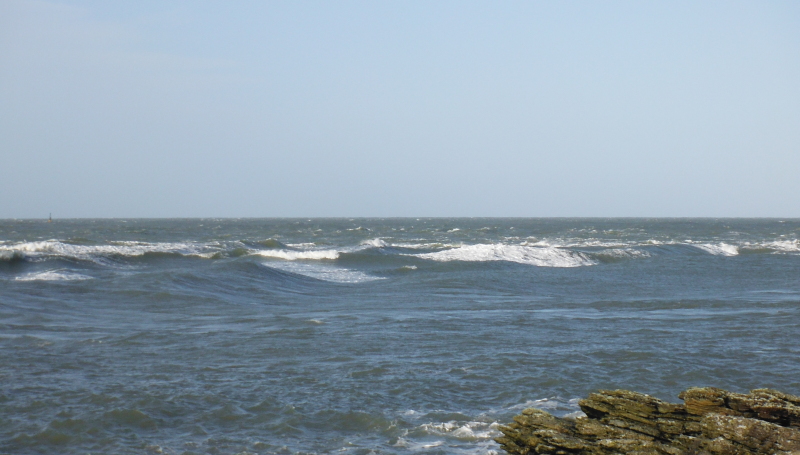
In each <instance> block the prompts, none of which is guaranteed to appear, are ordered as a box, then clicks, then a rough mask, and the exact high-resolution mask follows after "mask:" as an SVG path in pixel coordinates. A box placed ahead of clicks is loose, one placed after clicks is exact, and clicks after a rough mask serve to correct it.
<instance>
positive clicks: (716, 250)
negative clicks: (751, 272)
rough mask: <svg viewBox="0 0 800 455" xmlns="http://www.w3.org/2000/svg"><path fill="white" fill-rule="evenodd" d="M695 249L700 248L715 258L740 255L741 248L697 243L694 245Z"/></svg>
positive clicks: (721, 244)
mask: <svg viewBox="0 0 800 455" xmlns="http://www.w3.org/2000/svg"><path fill="white" fill-rule="evenodd" d="M692 246H694V247H695V248H699V249H701V250H703V251H705V252H706V253H710V254H713V255H714V256H736V255H737V254H739V247H737V246H736V245H730V244H728V243H723V242H721V243H716V244H715V243H696V244H693V245H692Z"/></svg>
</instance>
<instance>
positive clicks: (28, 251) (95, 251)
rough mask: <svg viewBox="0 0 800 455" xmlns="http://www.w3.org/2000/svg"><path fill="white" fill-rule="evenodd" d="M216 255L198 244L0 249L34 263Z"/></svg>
mask: <svg viewBox="0 0 800 455" xmlns="http://www.w3.org/2000/svg"><path fill="white" fill-rule="evenodd" d="M219 251H220V248H219V247H216V248H215V247H212V246H211V245H207V244H198V243H147V242H127V241H126V242H111V243H110V244H107V245H76V244H72V243H65V242H61V241H59V240H43V241H38V242H24V243H17V244H11V245H8V244H6V245H0V252H2V253H4V254H9V253H10V254H12V255H13V254H17V255H23V256H24V257H25V258H29V259H37V258H47V257H63V258H70V259H77V260H88V261H97V260H98V259H101V258H108V257H114V256H123V257H136V256H143V255H145V254H148V253H173V254H179V255H183V256H197V257H204V258H211V257H213V256H214V254H216V253H218V252H219Z"/></svg>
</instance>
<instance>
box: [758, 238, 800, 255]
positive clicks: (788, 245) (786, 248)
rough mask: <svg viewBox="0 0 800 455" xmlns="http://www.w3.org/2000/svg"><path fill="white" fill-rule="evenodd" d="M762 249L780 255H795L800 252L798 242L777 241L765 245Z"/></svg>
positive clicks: (795, 240)
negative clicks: (773, 251)
mask: <svg viewBox="0 0 800 455" xmlns="http://www.w3.org/2000/svg"><path fill="white" fill-rule="evenodd" d="M764 247H766V248H770V249H773V250H775V251H778V252H782V253H797V252H800V240H797V239H794V240H777V241H775V242H767V243H765V244H764Z"/></svg>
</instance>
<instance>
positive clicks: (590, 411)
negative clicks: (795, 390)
mask: <svg viewBox="0 0 800 455" xmlns="http://www.w3.org/2000/svg"><path fill="white" fill-rule="evenodd" d="M678 397H679V398H680V399H682V400H683V401H684V403H683V404H674V403H668V402H665V401H662V400H659V399H657V398H654V397H651V396H650V395H645V394H642V393H637V392H631V391H627V390H611V391H610V390H601V391H599V392H597V393H592V394H590V395H589V397H588V398H586V399H583V400H581V401H580V402H579V405H580V408H581V410H582V411H583V412H584V413H585V414H586V416H585V417H578V418H576V419H567V418H559V417H555V416H553V415H550V414H549V413H547V412H545V411H541V410H539V409H534V408H529V409H525V410H524V411H522V414H520V415H518V416H516V417H514V422H513V423H511V424H509V425H507V426H501V427H500V431H501V432H502V433H503V436H500V437H498V438H496V439H495V441H497V442H498V443H499V444H500V446H501V447H502V448H503V449H504V450H505V451H506V452H508V453H509V454H511V455H534V454H554V455H555V454H558V455H568V454H576V455H578V454H579V455H616V454H635V455H645V454H647V455H722V454H725V455H761V454H765V455H766V454H769V455H800V397H797V396H794V395H789V394H786V393H782V392H779V391H777V390H770V389H756V390H753V391H751V392H750V393H749V394H741V393H733V392H728V391H725V390H722V389H717V388H713V387H703V388H690V389H688V390H686V391H684V392H681V394H680V395H678Z"/></svg>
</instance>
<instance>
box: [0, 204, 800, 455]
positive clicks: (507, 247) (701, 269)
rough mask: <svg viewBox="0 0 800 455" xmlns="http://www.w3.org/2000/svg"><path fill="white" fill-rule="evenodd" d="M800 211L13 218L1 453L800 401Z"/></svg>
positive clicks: (465, 429) (8, 239) (456, 430)
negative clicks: (698, 402)
mask: <svg viewBox="0 0 800 455" xmlns="http://www.w3.org/2000/svg"><path fill="white" fill-rule="evenodd" d="M798 238H800V220H796V219H794V220H778V219H775V220H746V219H663V220H662V219H492V218H483V219H480V218H475V219H241V220H234V219H191V220H135V219H131V220H55V221H53V222H52V223H46V222H43V221H40V220H0V453H8V454H56V453H58V454H87V453H90V454H101V453H104V454H105V453H109V454H147V453H167V454H206V453H207V454H234V453H248V454H254V453H258V454H295V453H341V454H357V455H368V454H369V455H371V454H423V453H424V454H488V453H493V452H497V451H498V450H499V448H498V446H497V445H496V444H495V443H494V442H492V440H491V438H492V437H495V436H497V435H498V434H499V433H498V431H497V425H498V423H503V422H508V421H510V419H511V417H512V416H513V415H515V414H517V413H519V411H521V410H522V409H523V408H525V407H529V406H537V407H540V408H543V409H547V410H551V411H553V412H554V413H556V414H559V415H565V414H570V413H574V412H576V411H577V410H578V408H577V407H576V399H577V398H580V397H584V396H586V395H587V394H588V393H590V392H592V391H594V390H597V389H601V388H605V389H614V388H627V389H634V390H637V391H641V392H645V393H650V394H652V395H655V396H657V397H660V398H663V399H667V400H670V401H673V402H677V401H678V399H677V396H676V395H677V394H678V392H680V391H681V390H683V389H685V388H687V387H690V386H706V385H711V386H718V387H723V388H727V389H731V390H734V391H746V390H748V389H751V388H756V387H772V388H777V389H781V390H783V391H786V392H789V393H794V394H798V393H800V279H799V278H800V241H799V240H798Z"/></svg>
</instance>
